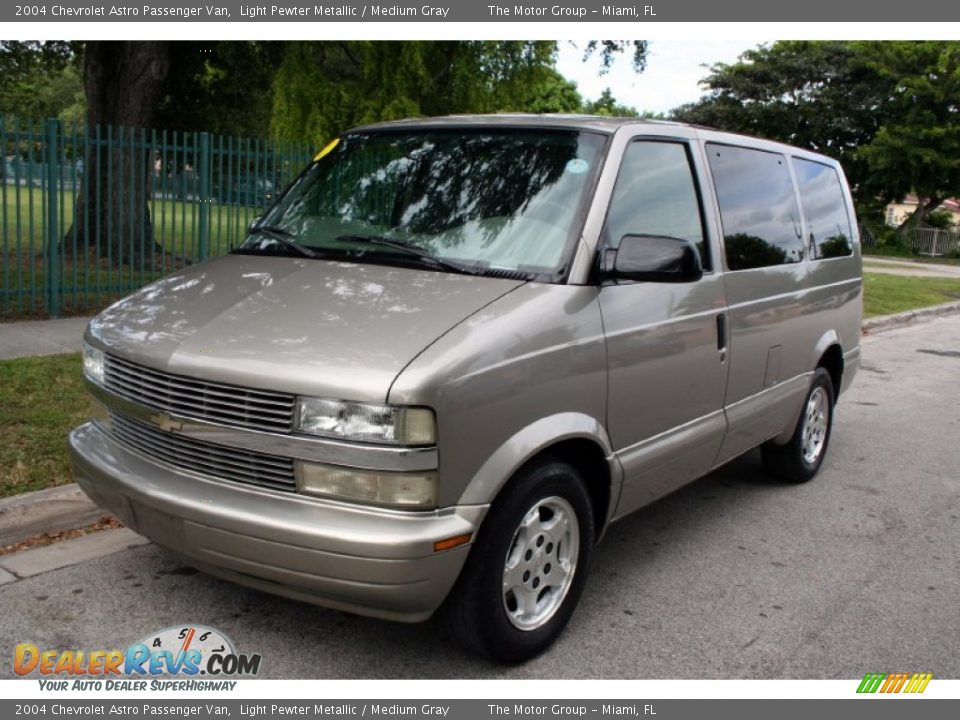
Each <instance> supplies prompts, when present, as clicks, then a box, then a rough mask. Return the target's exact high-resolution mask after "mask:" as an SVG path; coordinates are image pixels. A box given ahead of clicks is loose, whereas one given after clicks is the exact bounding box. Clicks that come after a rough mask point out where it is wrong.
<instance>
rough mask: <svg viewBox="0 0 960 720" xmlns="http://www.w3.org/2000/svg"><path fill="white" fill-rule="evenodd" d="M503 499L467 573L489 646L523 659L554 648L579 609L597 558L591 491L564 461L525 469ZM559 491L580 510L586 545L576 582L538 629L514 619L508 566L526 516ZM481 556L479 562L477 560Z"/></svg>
mask: <svg viewBox="0 0 960 720" xmlns="http://www.w3.org/2000/svg"><path fill="white" fill-rule="evenodd" d="M514 480H515V481H514V482H513V483H511V486H509V487H507V488H505V490H504V492H503V493H501V495H500V496H499V497H498V498H497V500H496V501H495V502H494V504H493V506H492V507H491V509H490V513H489V514H488V515H487V518H486V520H485V522H484V524H483V526H482V527H481V530H480V533H479V535H478V538H477V542H476V543H475V545H474V547H473V548H472V550H471V558H470V561H468V564H467V567H465V568H464V572H474V573H477V575H476V576H475V577H474V583H475V588H474V589H473V591H474V592H476V593H478V594H479V597H478V598H477V600H478V601H479V602H477V603H476V608H477V614H478V616H479V617H477V618H476V620H477V621H478V622H480V623H482V627H483V628H484V640H483V643H484V646H485V647H484V649H485V650H486V653H487V654H488V655H490V656H491V657H493V658H495V659H497V660H499V661H501V662H521V661H523V660H526V659H528V658H530V657H532V656H534V655H536V654H538V653H539V652H541V651H542V650H544V649H545V648H546V647H548V646H549V645H550V644H551V643H553V641H554V640H555V639H556V638H557V636H558V635H559V634H560V633H561V632H562V631H563V628H564V627H565V626H566V624H567V622H568V621H569V619H570V616H571V615H572V614H573V611H574V610H575V608H576V606H577V603H578V601H579V599H580V595H581V593H582V592H583V587H584V584H585V581H586V578H587V574H588V571H589V567H590V560H591V557H592V550H593V540H594V524H593V515H592V512H593V510H592V507H591V503H590V496H589V494H588V492H587V489H586V486H585V484H584V481H583V478H582V477H581V476H580V474H579V473H578V472H577V471H576V470H575V469H574V468H573V467H571V466H570V465H567V464H566V463H563V462H545V463H541V464H538V465H537V466H535V467H532V468H528V469H527V470H526V471H522V472H521V473H520V474H519V475H518V476H517V477H516V478H515V479H514ZM551 496H557V497H561V498H563V499H564V500H566V501H567V502H568V503H570V505H571V507H573V510H574V512H575V513H576V515H577V523H578V529H579V531H580V547H579V552H578V555H577V566H576V570H575V572H574V577H573V583H572V584H571V586H570V589H569V590H568V592H567V595H566V597H565V598H564V600H563V603H562V604H561V606H560V607H559V609H558V610H557V612H556V613H555V614H554V616H553V617H552V618H551V619H550V620H549V621H548V622H547V623H546V624H544V625H543V626H542V627H539V628H537V629H535V630H526V631H525V630H520V629H518V628H516V627H514V625H513V624H512V623H511V622H510V620H509V618H508V617H507V611H506V609H505V608H504V605H503V587H502V584H503V567H504V562H505V560H506V557H507V552H508V551H509V549H510V545H511V543H512V542H513V536H514V534H515V533H516V530H517V528H518V527H519V525H520V522H521V520H522V519H523V518H524V517H525V516H526V514H527V513H528V512H529V511H530V509H531V508H532V507H533V506H534V505H536V504H537V503H538V502H539V501H540V500H542V499H544V498H547V497H551ZM473 560H477V561H478V562H471V561H473Z"/></svg>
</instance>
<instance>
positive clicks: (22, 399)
mask: <svg viewBox="0 0 960 720" xmlns="http://www.w3.org/2000/svg"><path fill="white" fill-rule="evenodd" d="M82 377H83V369H82V363H81V360H80V354H79V353H75V354H71V355H53V356H50V357H41V358H22V359H17V360H0V497H6V496H8V495H16V494H17V493H22V492H27V491H29V490H40V489H42V488H46V487H52V486H54V485H63V484H64V483H68V482H71V480H72V478H71V475H70V463H69V460H68V457H67V432H69V430H70V429H72V428H73V427H75V426H77V425H79V424H80V423H81V422H83V421H84V420H86V419H87V418H89V417H90V401H89V400H88V398H87V393H86V390H84V388H83V380H82Z"/></svg>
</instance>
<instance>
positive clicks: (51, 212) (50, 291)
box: [43, 119, 60, 318]
mask: <svg viewBox="0 0 960 720" xmlns="http://www.w3.org/2000/svg"><path fill="white" fill-rule="evenodd" d="M44 134H45V136H46V137H45V138H44V148H43V149H44V152H43V162H44V165H45V166H46V173H45V176H44V185H45V187H44V190H45V191H46V192H45V194H46V201H47V216H46V227H45V232H44V236H45V237H44V240H45V243H46V248H45V253H44V257H45V260H46V262H45V263H44V265H45V266H46V267H45V272H44V284H45V285H46V301H47V313H48V314H49V315H50V317H52V318H57V317H60V220H59V217H58V212H57V211H58V209H59V200H60V121H59V120H56V119H48V120H47V121H46V127H45V133H44Z"/></svg>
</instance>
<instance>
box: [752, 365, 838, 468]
mask: <svg viewBox="0 0 960 720" xmlns="http://www.w3.org/2000/svg"><path fill="white" fill-rule="evenodd" d="M833 405H834V396H833V380H832V379H831V377H830V373H828V372H827V371H826V370H825V369H824V368H822V367H821V368H817V370H816V372H814V374H813V382H812V383H811V384H810V390H809V391H808V392H807V397H806V400H805V401H804V404H803V411H802V412H801V413H800V419H799V420H798V421H797V426H796V428H795V429H794V431H793V435H792V436H791V438H790V440H789V441H788V442H787V443H786V444H785V445H774V444H773V443H772V442H769V443H766V444H765V445H764V446H763V447H762V448H761V452H762V455H763V464H764V466H766V468H767V470H769V471H770V472H771V473H773V474H774V475H776V476H777V477H779V478H782V479H783V480H787V481H788V482H795V483H801V482H807V481H808V480H812V479H813V477H814V476H815V475H816V474H817V472H818V471H819V470H820V465H822V464H823V458H824V457H825V456H826V454H827V446H828V445H829V443H830V430H831V429H832V427H833Z"/></svg>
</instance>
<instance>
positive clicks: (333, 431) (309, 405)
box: [297, 398, 437, 445]
mask: <svg viewBox="0 0 960 720" xmlns="http://www.w3.org/2000/svg"><path fill="white" fill-rule="evenodd" d="M297 416H298V422H297V429H298V430H299V431H300V432H303V433H309V434H311V435H321V436H323V437H331V438H340V439H342V440H368V441H370V442H380V443H390V444H391V445H433V444H435V443H436V441H437V423H436V420H435V419H434V416H433V411H432V410H430V409H429V408H421V407H394V406H392V405H371V404H368V403H354V402H344V401H342V400H326V399H324V398H300V401H299V408H298V413H297Z"/></svg>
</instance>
